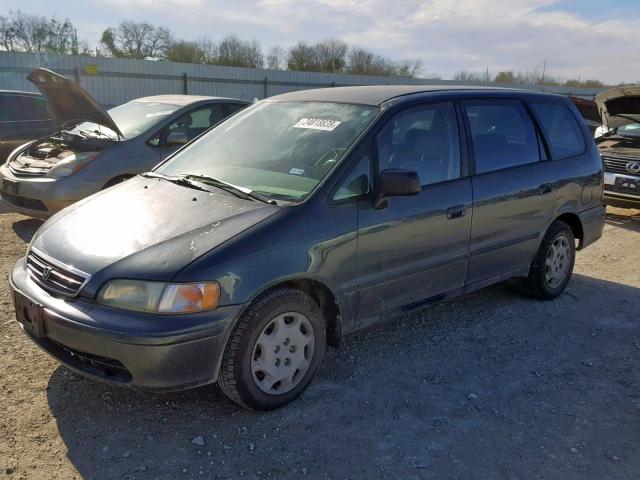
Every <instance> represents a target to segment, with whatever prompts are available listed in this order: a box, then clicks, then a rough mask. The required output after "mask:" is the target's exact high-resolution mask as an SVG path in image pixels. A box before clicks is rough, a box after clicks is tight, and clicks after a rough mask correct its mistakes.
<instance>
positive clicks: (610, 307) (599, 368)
mask: <svg viewBox="0 0 640 480" xmlns="http://www.w3.org/2000/svg"><path fill="white" fill-rule="evenodd" d="M39 224H40V223H39V222H38V221H35V220H30V219H27V218H26V217H21V216H19V215H14V214H10V213H0V245H1V246H2V248H1V254H0V278H2V281H0V467H1V468H2V470H0V478H3V477H4V478H15V479H19V478H29V479H31V478H43V479H45V478H46V479H54V478H59V479H70V478H91V479H94V478H96V479H102V478H105V479H112V478H130V479H133V478H136V479H144V478H160V479H168V478H304V477H306V478H313V479H316V478H331V479H345V478H365V479H371V478H390V479H395V478H420V479H422V478H424V479H440V478H450V479H453V478H457V479H501V478H504V479H517V478H545V479H556V478H557V479H563V480H566V479H584V478H594V479H598V480H604V479H616V480H619V479H627V478H629V479H631V478H640V427H639V426H638V418H640V368H639V366H640V273H639V271H640V260H639V256H638V253H639V252H640V212H638V211H637V210H636V211H633V210H610V212H609V217H608V220H607V226H606V228H605V236H604V237H603V239H602V240H600V241H599V242H598V243H597V244H595V245H594V246H592V247H589V248H588V249H586V250H585V251H583V252H580V253H579V254H578V258H577V262H576V269H575V276H574V278H573V279H572V281H571V283H570V284H569V287H568V290H567V292H566V294H565V295H563V296H562V297H560V298H559V299H557V300H555V301H553V302H547V303H543V302H537V301H534V300H530V299H526V298H523V297H521V296H519V295H518V294H517V293H515V292H514V289H513V288H512V287H511V286H510V285H508V284H506V285H498V286H495V287H491V288H488V289H485V290H482V291H480V292H477V293H475V294H473V295H469V296H466V297H463V298H460V299H457V300H455V301H451V302H447V303H445V304H442V305H439V306H436V307H434V308H431V309H429V310H426V311H424V312H422V313H420V314H415V315H412V316H410V317H407V318H404V319H402V320H401V321H399V322H395V323H387V324H384V325H380V326H377V327H374V328H371V329H368V330H366V331H363V332H361V333H359V334H357V335H355V336H352V337H349V338H348V339H347V342H346V345H345V347H343V348H342V349H341V350H339V351H336V350H329V352H328V354H327V357H326V359H325V361H324V364H323V366H322V367H321V369H320V371H319V374H318V377H317V378H316V380H315V381H314V382H313V384H312V385H311V387H310V388H309V390H308V391H307V393H306V394H305V395H304V396H303V397H302V399H300V400H299V401H297V402H295V403H294V404H292V405H291V406H289V407H287V408H285V409H282V410H280V411H276V412H271V413H266V414H256V413H251V412H246V411H244V410H240V409H239V408H237V407H235V406H234V405H233V404H231V403H230V402H229V401H227V400H226V399H225V398H224V397H223V396H222V395H221V394H220V393H219V391H218V390H217V388H216V387H214V386H211V387H204V388H200V389H197V390H194V391H190V392H186V393H180V394H164V395H160V394H144V393H138V392H133V391H129V390H125V389H122V388H116V387H111V386H108V385H103V384H99V383H95V382H92V381H89V380H85V379H83V378H80V377H78V376H77V375H75V374H72V373H70V372H69V371H68V370H66V369H65V368H64V367H61V366H59V365H58V364H57V363H56V362H55V361H53V360H52V359H50V358H49V357H48V356H47V355H46V354H45V353H43V352H41V351H40V350H39V349H38V348H37V347H35V346H34V345H33V344H32V343H31V342H30V341H29V340H28V339H27V338H25V337H24V335H23V334H22V333H21V332H20V329H19V328H18V325H17V324H16V322H15V321H13V311H12V307H11V299H10V291H9V286H8V283H7V281H6V279H7V277H8V273H9V271H10V269H11V268H12V267H13V264H14V263H15V261H16V260H17V259H18V258H19V257H20V256H21V255H23V254H24V252H25V249H26V242H28V240H29V238H30V237H31V235H32V234H33V232H34V231H35V229H36V228H37V227H38V226H39Z"/></svg>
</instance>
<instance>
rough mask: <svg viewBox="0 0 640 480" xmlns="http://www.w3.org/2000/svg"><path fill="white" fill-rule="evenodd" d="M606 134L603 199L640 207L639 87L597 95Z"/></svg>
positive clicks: (603, 138)
mask: <svg viewBox="0 0 640 480" xmlns="http://www.w3.org/2000/svg"><path fill="white" fill-rule="evenodd" d="M596 104H597V106H598V108H599V111H600V115H601V118H602V124H603V127H604V128H603V129H602V130H603V131H604V133H603V135H601V136H599V137H598V138H597V139H596V143H597V144H598V148H599V149H600V153H601V155H602V161H603V162H604V170H605V174H604V183H605V185H604V196H605V199H606V201H607V204H609V205H611V206H614V207H623V208H640V87H616V88H613V89H611V90H607V91H605V92H602V93H600V94H598V95H597V96H596Z"/></svg>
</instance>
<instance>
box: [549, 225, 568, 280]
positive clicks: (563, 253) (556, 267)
mask: <svg viewBox="0 0 640 480" xmlns="http://www.w3.org/2000/svg"><path fill="white" fill-rule="evenodd" d="M570 265H571V248H570V245H569V239H568V238H567V237H565V236H564V235H559V236H558V237H556V239H555V240H554V241H553V243H552V244H551V246H550V247H549V250H548V251H547V258H546V259H545V262H544V267H545V268H544V275H545V278H546V280H547V284H548V285H549V286H550V287H551V288H556V287H558V285H560V284H561V283H562V282H563V281H564V279H565V278H566V276H567V273H568V272H569V267H570Z"/></svg>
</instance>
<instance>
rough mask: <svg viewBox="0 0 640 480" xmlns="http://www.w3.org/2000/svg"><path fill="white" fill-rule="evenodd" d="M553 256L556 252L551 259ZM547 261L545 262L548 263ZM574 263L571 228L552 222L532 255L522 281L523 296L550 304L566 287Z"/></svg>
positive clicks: (561, 223) (558, 221)
mask: <svg viewBox="0 0 640 480" xmlns="http://www.w3.org/2000/svg"><path fill="white" fill-rule="evenodd" d="M555 252H559V253H558V254H557V255H555V254H554V253H555ZM548 259H549V260H548ZM575 259H576V242H575V237H574V236H573V231H572V230H571V227H569V225H567V224H566V223H564V222H562V221H560V220H556V221H555V222H553V223H552V224H551V226H550V227H549V229H548V230H547V233H546V234H545V236H544V238H543V239H542V243H541V244H540V247H539V248H538V251H537V252H536V255H535V257H534V258H533V262H532V263H531V268H530V270H529V275H528V276H527V278H526V279H525V280H524V281H523V285H522V286H523V289H524V292H525V294H527V295H528V296H530V297H533V298H537V299H539V300H553V299H554V298H556V297H557V296H558V295H560V294H561V293H562V292H564V289H565V288H566V287H567V284H568V283H569V280H571V274H572V272H573V265H574V263H575Z"/></svg>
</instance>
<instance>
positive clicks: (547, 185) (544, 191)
mask: <svg viewBox="0 0 640 480" xmlns="http://www.w3.org/2000/svg"><path fill="white" fill-rule="evenodd" d="M538 189H539V191H540V195H545V194H547V193H551V191H552V190H553V185H551V184H550V183H543V184H542V185H540V186H539V187H538Z"/></svg>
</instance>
